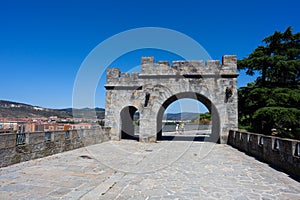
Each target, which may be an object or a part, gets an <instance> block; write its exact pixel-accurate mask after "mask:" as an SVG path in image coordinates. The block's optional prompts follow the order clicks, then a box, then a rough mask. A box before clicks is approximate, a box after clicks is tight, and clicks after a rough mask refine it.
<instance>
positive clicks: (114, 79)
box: [106, 55, 238, 87]
mask: <svg viewBox="0 0 300 200" xmlns="http://www.w3.org/2000/svg"><path fill="white" fill-rule="evenodd" d="M154 76H155V77H156V78H172V77H176V78H180V77H182V78H186V77H199V78H201V77H203V78H204V77H212V76H213V77H215V76H220V77H222V76H230V77H237V76H238V73H237V58H236V55H224V56H223V57H222V61H220V60H206V62H204V61H203V60H182V61H180V60H179V61H173V62H172V65H170V63H169V61H158V62H156V63H155V62H154V57H142V60H141V73H124V72H123V73H121V71H120V69H118V68H109V69H107V85H106V86H108V87H109V86H113V85H114V86H118V85H120V86H121V85H122V86H128V85H129V86H133V85H138V83H139V79H141V78H142V79H145V78H154Z"/></svg>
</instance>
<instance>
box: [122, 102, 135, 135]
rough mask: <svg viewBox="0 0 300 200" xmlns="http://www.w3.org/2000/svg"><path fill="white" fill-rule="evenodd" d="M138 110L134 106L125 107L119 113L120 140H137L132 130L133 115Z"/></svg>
mask: <svg viewBox="0 0 300 200" xmlns="http://www.w3.org/2000/svg"><path fill="white" fill-rule="evenodd" d="M136 111H138V109H137V108H136V107H134V106H126V107H124V108H123V109H122V110H121V112H120V127H121V133H120V134H121V139H135V140H138V139H139V138H138V136H136V134H135V129H134V124H133V123H134V114H135V112H136Z"/></svg>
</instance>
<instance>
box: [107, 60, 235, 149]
mask: <svg viewBox="0 0 300 200" xmlns="http://www.w3.org/2000/svg"><path fill="white" fill-rule="evenodd" d="M237 76H238V73H237V63H236V56H223V59H222V63H221V62H220V61H218V60H208V61H206V64H205V65H204V64H203V61H173V63H172V66H170V65H169V62H165V61H160V62H157V63H156V64H155V63H154V58H153V57H142V67H141V73H131V74H129V73H121V72H120V69H117V68H110V69H108V70H107V83H106V85H105V87H106V107H105V125H106V126H109V127H111V138H112V139H114V140H119V139H121V138H122V126H121V125H120V120H121V118H122V117H120V116H121V114H120V113H121V112H122V109H123V108H124V107H125V108H126V107H128V106H133V107H135V108H136V109H138V110H139V113H140V127H139V130H140V136H139V140H140V141H144V142H155V141H157V139H158V138H157V137H159V136H160V135H159V130H158V129H159V128H160V126H161V125H160V124H159V123H161V122H159V121H160V117H161V115H162V111H163V110H164V108H166V107H167V106H168V105H169V104H170V103H171V102H174V101H175V100H177V99H180V98H192V99H196V100H198V101H200V102H201V103H203V104H204V105H205V106H206V107H207V108H208V109H209V110H210V112H211V114H212V117H213V121H214V122H213V123H214V125H213V127H214V128H213V130H212V131H213V136H214V137H216V138H214V140H215V141H217V140H219V141H220V142H221V143H226V142H227V137H228V132H229V129H234V128H237V125H238V116H237V114H238V112H237V108H238V106H237V95H236V94H237ZM128 113H130V112H129V111H128ZM122 114H124V113H122ZM122 116H123V118H124V117H126V116H127V117H128V116H130V115H126V114H124V115H122ZM128 130H130V129H128Z"/></svg>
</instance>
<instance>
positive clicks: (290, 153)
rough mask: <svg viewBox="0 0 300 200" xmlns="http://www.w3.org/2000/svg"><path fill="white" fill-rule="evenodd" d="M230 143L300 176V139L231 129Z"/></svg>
mask: <svg viewBox="0 0 300 200" xmlns="http://www.w3.org/2000/svg"><path fill="white" fill-rule="evenodd" d="M228 144H229V145H231V146H233V147H235V148H237V149H239V150H241V151H244V152H246V153H247V154H248V155H251V156H254V157H256V158H257V159H259V160H261V161H264V162H266V163H268V164H271V165H273V166H275V167H279V168H280V169H282V170H283V171H285V172H287V173H289V174H291V175H296V176H299V177H300V141H299V140H292V139H286V138H279V137H274V136H268V135H261V134H256V133H249V132H241V131H233V130H230V132H229V136H228Z"/></svg>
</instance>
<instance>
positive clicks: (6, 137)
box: [0, 127, 110, 167]
mask: <svg viewBox="0 0 300 200" xmlns="http://www.w3.org/2000/svg"><path fill="white" fill-rule="evenodd" d="M108 140H110V128H107V127H105V128H97V129H79V130H69V131H54V132H34V133H21V134H17V133H5V134H0V167H5V166H9V165H12V164H15V163H19V162H23V161H28V160H32V159H36V158H42V157H45V156H49V155H53V154H57V153H61V152H64V151H69V150H72V149H77V148H80V147H85V146H89V145H93V144H98V143H102V142H105V141H108Z"/></svg>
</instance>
